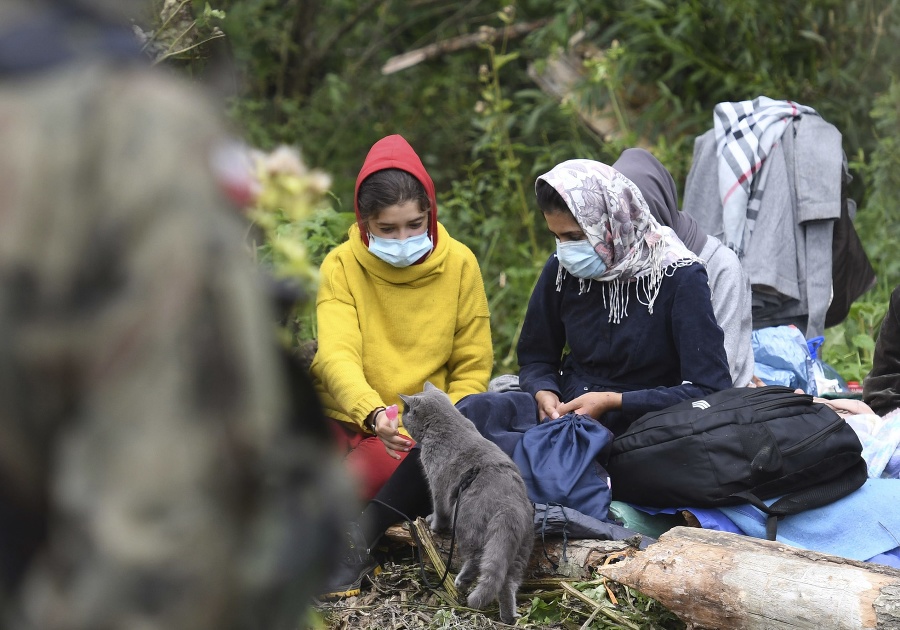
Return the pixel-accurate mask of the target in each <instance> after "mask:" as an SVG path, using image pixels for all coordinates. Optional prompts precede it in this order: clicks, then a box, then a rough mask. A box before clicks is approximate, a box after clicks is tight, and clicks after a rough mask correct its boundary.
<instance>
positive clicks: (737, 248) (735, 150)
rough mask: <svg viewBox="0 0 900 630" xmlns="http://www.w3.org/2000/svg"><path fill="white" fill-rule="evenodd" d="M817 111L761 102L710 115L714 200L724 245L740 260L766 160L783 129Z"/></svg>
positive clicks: (757, 202) (725, 108) (729, 106)
mask: <svg viewBox="0 0 900 630" xmlns="http://www.w3.org/2000/svg"><path fill="white" fill-rule="evenodd" d="M802 114H813V115H818V114H816V110H814V109H813V108H811V107H807V106H805V105H799V104H797V103H792V102H791V101H775V100H772V99H770V98H768V97H766V96H760V97H758V98H756V99H754V100H752V101H740V102H736V103H719V104H718V105H716V107H715V109H714V110H713V124H714V127H715V134H716V154H717V155H718V156H719V197H720V198H721V200H722V223H723V226H724V229H725V238H724V240H725V244H726V245H727V246H728V247H729V248H730V249H732V250H734V252H735V253H736V254H737V255H738V257H741V258H743V256H744V252H745V251H746V249H747V244H748V243H749V240H750V235H751V234H752V233H753V228H754V226H755V223H756V217H757V216H758V215H759V208H760V202H761V200H762V194H763V191H764V190H765V185H766V181H765V180H766V176H767V174H768V171H767V169H764V168H762V166H763V163H764V162H765V160H766V157H767V156H768V155H769V153H770V152H771V151H772V149H773V148H774V147H775V144H776V143H777V142H778V140H779V139H780V138H781V135H782V133H784V130H785V129H786V128H787V125H788V123H789V122H790V121H791V120H793V119H794V118H799V117H800V116H801V115H802Z"/></svg>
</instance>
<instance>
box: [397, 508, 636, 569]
mask: <svg viewBox="0 0 900 630" xmlns="http://www.w3.org/2000/svg"><path fill="white" fill-rule="evenodd" d="M419 522H420V523H421V524H423V525H424V520H423V519H419ZM421 529H427V525H425V526H424V527H420V530H421ZM385 536H386V537H387V539H388V540H390V541H393V542H395V543H405V544H409V545H415V540H413V537H412V536H411V535H410V533H409V527H408V525H406V524H405V523H403V524H399V525H394V526H393V527H390V528H388V530H387V532H386V534H385ZM431 539H432V540H433V541H434V545H435V547H436V548H437V549H438V551H439V552H440V553H441V555H442V556H443V558H444V560H445V561H446V559H447V555H448V554H449V552H450V536H449V535H444V534H434V533H432V534H431ZM563 547H565V561H563ZM636 551H637V549H636V548H635V547H634V546H633V544H632V543H631V542H626V541H624V540H594V539H569V540H567V541H566V543H565V545H564V544H563V540H562V538H556V537H554V538H547V539H546V540H545V541H543V542H542V541H541V539H540V538H538V539H536V540H535V541H534V551H532V553H531V561H530V562H529V564H528V570H527V572H526V580H546V579H547V578H557V579H562V578H569V579H576V580H583V579H588V578H590V577H591V575H592V574H593V573H594V572H595V571H596V569H597V567H599V566H600V565H602V564H603V563H604V562H606V561H607V559H608V558H612V557H616V556H622V554H626V555H629V554H632V553H634V552H636ZM460 566H461V562H460V557H459V547H458V546H457V547H456V548H455V549H454V551H453V558H452V559H451V563H450V570H451V571H454V572H455V571H458V570H459V567H460Z"/></svg>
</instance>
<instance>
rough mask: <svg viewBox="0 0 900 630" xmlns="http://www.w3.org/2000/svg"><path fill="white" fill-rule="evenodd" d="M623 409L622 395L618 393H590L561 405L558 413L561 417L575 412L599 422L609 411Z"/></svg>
mask: <svg viewBox="0 0 900 630" xmlns="http://www.w3.org/2000/svg"><path fill="white" fill-rule="evenodd" d="M621 408H622V394H619V393H616V392H588V393H587V394H582V395H581V396H579V397H578V398H575V399H573V400H570V401H569V402H567V403H564V404H562V405H560V406H559V407H558V408H557V411H558V412H559V413H560V415H564V414H567V413H569V412H570V411H574V412H575V413H577V414H581V415H585V416H590V417H591V418H593V419H594V420H599V419H600V418H601V417H602V416H603V414H605V413H606V412H607V411H613V410H614V409H621Z"/></svg>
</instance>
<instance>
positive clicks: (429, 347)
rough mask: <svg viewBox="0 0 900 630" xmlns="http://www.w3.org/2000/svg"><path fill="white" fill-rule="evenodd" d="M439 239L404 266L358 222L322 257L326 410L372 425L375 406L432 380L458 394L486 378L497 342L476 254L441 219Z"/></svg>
mask: <svg viewBox="0 0 900 630" xmlns="http://www.w3.org/2000/svg"><path fill="white" fill-rule="evenodd" d="M436 240H437V246H436V247H435V249H434V250H433V251H432V252H431V255H429V256H428V257H427V258H426V259H425V260H424V261H423V262H422V263H420V264H416V265H410V266H409V267H403V268H398V267H393V266H392V265H390V264H388V263H386V262H384V261H382V260H381V259H379V258H377V257H376V256H375V255H374V254H372V253H370V252H369V250H368V248H367V247H366V245H365V244H364V243H363V241H362V238H361V235H360V232H359V227H358V226H357V225H353V226H352V227H351V228H350V232H349V240H348V241H347V242H345V243H343V244H341V245H339V246H338V247H336V248H335V249H334V250H333V251H332V252H331V253H329V254H328V256H327V257H326V258H325V261H324V262H323V263H322V267H321V272H320V274H321V280H320V285H319V293H318V297H317V300H316V312H317V319H318V341H319V348H318V351H317V353H316V357H315V360H314V361H313V364H312V373H313V377H314V379H315V382H316V389H317V391H318V393H319V395H320V397H321V400H322V404H323V407H324V409H325V414H326V415H327V416H328V417H330V418H334V419H335V420H340V421H341V422H345V423H347V424H348V425H351V426H352V428H353V429H354V430H356V431H360V432H368V430H367V429H366V428H365V427H364V424H363V423H364V421H365V419H366V416H368V415H369V413H370V412H371V411H372V410H373V409H375V408H377V407H387V406H389V405H392V404H395V403H399V402H400V400H399V397H398V395H397V394H416V393H419V392H420V391H422V388H423V386H424V383H425V381H431V383H432V384H433V385H435V386H437V387H439V388H440V389H442V390H444V391H446V392H447V393H448V394H449V395H450V398H451V400H453V402H454V403H455V402H456V401H458V400H459V399H460V398H462V397H463V396H467V395H468V394H474V393H477V392H483V391H485V389H486V388H487V384H488V380H489V379H490V375H491V368H492V366H493V349H492V346H491V332H490V319H489V313H488V304H487V298H486V297H485V293H484V284H483V280H482V278H481V271H480V269H479V268H478V261H477V260H476V259H475V255H474V254H473V253H472V252H471V250H470V249H469V248H468V247H466V246H465V245H463V244H462V243H460V242H459V241H456V240H454V239H453V238H451V237H450V234H449V233H448V232H447V230H446V229H444V226H443V225H440V224H438V233H437V239H436ZM400 408H401V411H402V405H400ZM401 422H402V418H401ZM401 431H402V432H403V434H404V435H408V434H407V433H406V431H405V430H403V429H401Z"/></svg>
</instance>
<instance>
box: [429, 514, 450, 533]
mask: <svg viewBox="0 0 900 630" xmlns="http://www.w3.org/2000/svg"><path fill="white" fill-rule="evenodd" d="M425 522H426V523H428V527H429V528H430V529H431V531H433V532H435V533H437V532H443V531H447V523H445V522H444V520H443V519H441V518H439V517H438V515H437V514H435V513H431V514H429V515H428V516H426V517H425Z"/></svg>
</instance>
